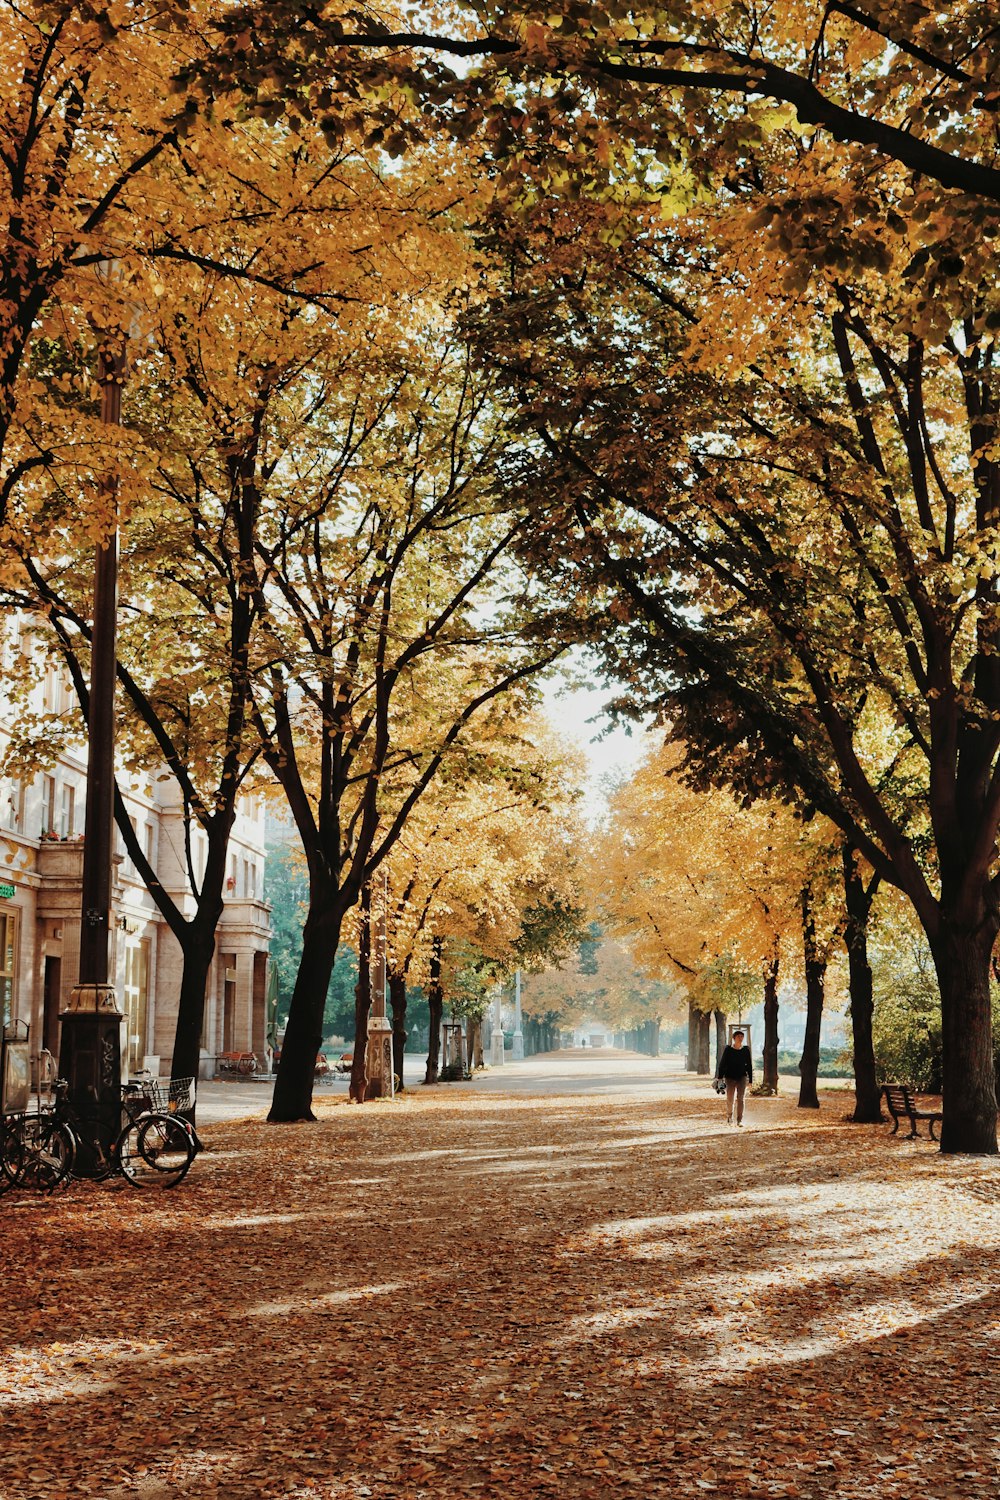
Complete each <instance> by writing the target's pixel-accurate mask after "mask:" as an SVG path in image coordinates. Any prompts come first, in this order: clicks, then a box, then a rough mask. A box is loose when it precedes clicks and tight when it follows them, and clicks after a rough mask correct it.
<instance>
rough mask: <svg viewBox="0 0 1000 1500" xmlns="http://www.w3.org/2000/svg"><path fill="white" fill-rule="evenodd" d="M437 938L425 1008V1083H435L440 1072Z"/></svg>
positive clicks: (441, 995)
mask: <svg viewBox="0 0 1000 1500" xmlns="http://www.w3.org/2000/svg"><path fill="white" fill-rule="evenodd" d="M442 946H443V944H442V941H441V939H440V938H439V937H436V938H434V940H433V942H432V943H431V959H430V966H429V979H428V985H427V1008H428V1010H429V1012H430V1031H429V1034H428V1037H427V1070H426V1072H425V1074H424V1082H425V1083H437V1081H438V1074H439V1073H440V1071H441V1018H442V1016H443V1014H444V992H443V991H442V989H441V950H442Z"/></svg>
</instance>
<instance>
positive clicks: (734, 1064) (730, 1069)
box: [715, 1047, 753, 1083]
mask: <svg viewBox="0 0 1000 1500" xmlns="http://www.w3.org/2000/svg"><path fill="white" fill-rule="evenodd" d="M744 1075H746V1077H747V1078H748V1079H749V1080H750V1082H751V1083H753V1062H752V1061H751V1058H750V1048H749V1047H740V1048H738V1049H737V1048H736V1047H727V1048H726V1049H725V1051H724V1052H723V1054H722V1056H721V1057H720V1058H719V1066H718V1067H717V1068H716V1070H715V1076H716V1077H717V1078H742V1077H743V1076H744Z"/></svg>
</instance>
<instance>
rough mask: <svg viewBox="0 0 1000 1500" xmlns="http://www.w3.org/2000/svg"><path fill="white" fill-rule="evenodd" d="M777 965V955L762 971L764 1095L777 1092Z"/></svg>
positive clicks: (762, 1081) (762, 1080)
mask: <svg viewBox="0 0 1000 1500" xmlns="http://www.w3.org/2000/svg"><path fill="white" fill-rule="evenodd" d="M778 964H779V955H778V954H777V953H775V954H774V956H773V957H772V959H771V962H770V963H769V964H768V966H767V968H766V970H765V971H764V1067H763V1077H762V1079H761V1083H762V1085H763V1088H764V1090H765V1092H766V1093H769V1094H776V1093H777V1092H778Z"/></svg>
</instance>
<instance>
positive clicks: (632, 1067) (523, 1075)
mask: <svg viewBox="0 0 1000 1500" xmlns="http://www.w3.org/2000/svg"><path fill="white" fill-rule="evenodd" d="M426 1065H427V1054H426V1052H423V1053H419V1052H408V1053H407V1054H406V1060H405V1064H404V1077H405V1078H406V1079H407V1081H408V1087H409V1088H410V1089H411V1090H414V1089H419V1088H421V1087H422V1086H423V1077H424V1071H425V1069H426ZM683 1071H684V1059H683V1058H682V1057H660V1058H652V1057H643V1056H641V1055H640V1054H639V1053H638V1052H623V1051H619V1050H618V1049H617V1048H612V1047H606V1048H597V1047H589V1048H587V1047H579V1048H573V1049H564V1050H563V1051H560V1052H545V1053H542V1054H540V1055H539V1056H537V1057H529V1058H525V1060H524V1061H523V1062H512V1061H510V1060H509V1059H508V1061H507V1062H505V1063H504V1065H503V1067H492V1068H484V1069H483V1070H482V1072H479V1073H476V1074H475V1076H474V1077H473V1078H472V1079H467V1080H466V1081H465V1082H464V1083H463V1084H456V1085H452V1084H442V1085H441V1088H442V1090H445V1089H451V1088H463V1089H473V1090H474V1091H475V1092H476V1093H477V1094H511V1093H512V1094H529V1095H533V1094H603V1093H608V1092H611V1093H613V1094H618V1095H621V1096H623V1097H629V1098H647V1099H655V1098H658V1097H660V1096H662V1095H663V1093H664V1091H665V1090H666V1089H667V1087H668V1083H669V1080H670V1079H671V1078H675V1077H677V1076H679V1075H681V1074H683ZM273 1087H274V1079H273V1077H271V1075H270V1074H267V1073H261V1074H259V1075H257V1077H255V1078H252V1079H247V1078H239V1079H234V1080H232V1081H230V1080H229V1079H224V1080H218V1079H216V1080H214V1081H212V1082H210V1083H205V1082H202V1083H199V1084H198V1121H199V1123H200V1124H205V1125H211V1124H216V1123H219V1122H221V1121H224V1120H241V1119H261V1118H263V1117H265V1116H266V1115H267V1112H268V1109H269V1108H270V1105H271V1090H272V1089H273ZM347 1090H348V1079H347V1075H346V1074H336V1073H335V1074H332V1075H328V1076H327V1077H325V1078H323V1079H322V1080H320V1081H319V1082H318V1083H317V1085H316V1090H315V1098H316V1100H317V1101H319V1102H322V1101H323V1100H326V1099H336V1098H338V1097H345V1098H346V1096H347Z"/></svg>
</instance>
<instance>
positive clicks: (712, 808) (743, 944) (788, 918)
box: [593, 742, 819, 1090]
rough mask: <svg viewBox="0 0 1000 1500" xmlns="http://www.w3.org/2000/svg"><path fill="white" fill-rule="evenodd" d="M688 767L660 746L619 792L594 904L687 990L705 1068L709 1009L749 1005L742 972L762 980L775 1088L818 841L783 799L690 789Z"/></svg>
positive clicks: (676, 748) (680, 754)
mask: <svg viewBox="0 0 1000 1500" xmlns="http://www.w3.org/2000/svg"><path fill="white" fill-rule="evenodd" d="M683 763H684V748H683V747H682V746H680V745H677V744H671V743H669V742H667V743H657V744H655V745H653V746H651V750H650V754H649V756H648V757H647V759H646V761H645V762H644V763H643V764H642V765H641V766H640V767H639V768H638V770H637V771H636V772H635V773H634V774H633V776H632V777H631V778H630V780H629V781H628V782H626V783H625V784H624V785H623V786H622V787H621V788H620V789H619V791H618V792H617V793H616V795H615V796H614V797H613V799H612V802H611V811H610V819H611V821H610V827H609V829H608V830H607V831H606V832H602V834H601V835H600V837H599V839H598V841H597V845H596V848H595V851H594V860H593V869H594V875H595V882H594V894H595V899H596V900H597V902H598V904H599V907H600V909H601V911H602V913H603V919H604V920H605V922H606V923H607V924H608V926H609V928H610V929H611V930H612V931H613V932H616V933H619V934H629V935H630V936H631V940H632V942H633V945H634V948H635V952H636V954H637V956H638V957H639V958H640V960H641V961H642V962H644V963H645V964H646V965H647V966H648V967H649V968H650V969H651V971H652V972H669V973H672V974H673V976H674V977H675V978H676V979H677V980H678V982H679V983H680V984H682V985H683V986H684V988H685V990H686V991H687V993H688V996H689V1001H690V1004H691V1007H692V1014H691V1018H690V1022H691V1028H692V1041H693V1045H692V1048H691V1053H692V1058H694V1059H695V1060H696V1061H695V1064H694V1065H695V1067H696V1070H697V1071H700V1072H707V1071H708V1068H709V1065H710V1064H709V1051H708V1042H709V1034H708V1016H709V1013H710V1012H712V1011H717V1012H722V1013H725V1012H726V1011H727V1010H729V1009H730V1008H731V1004H730V1002H731V1000H732V999H733V998H736V999H737V1000H738V1001H739V1003H742V1004H749V1003H750V1000H749V997H746V991H745V976H746V974H747V971H748V970H749V971H752V972H753V973H754V974H756V975H759V976H760V979H761V982H762V983H763V988H764V1007H765V1037H764V1085H765V1087H770V1088H772V1089H775V1090H776V1089H777V1081H778V1080H777V1048H778V1037H777V1017H778V1001H777V996H778V977H779V972H780V969H781V964H782V954H783V950H784V953H785V957H786V960H787V958H788V957H789V954H788V947H789V939H790V938H791V936H792V935H793V934H797V933H798V931H799V928H800V919H799V893H800V891H801V889H802V886H803V884H804V883H805V881H806V880H807V879H808V878H809V877H810V873H811V872H812V871H813V869H814V868H815V866H816V863H817V858H818V855H819V847H818V845H819V840H818V839H817V837H816V836H815V834H810V833H808V832H807V831H806V830H804V829H803V827H802V825H801V824H797V823H796V821H795V819H794V818H793V817H792V815H791V813H790V812H789V810H788V809H787V808H785V807H782V806H781V805H780V804H775V803H764V802H761V803H759V804H757V805H755V806H753V807H749V808H746V807H743V808H741V807H740V806H738V804H737V803H736V801H735V800H734V799H733V797H732V796H730V795H729V794H728V793H726V792H724V791H722V792H720V791H708V792H705V791H696V790H693V789H692V788H691V787H689V786H687V785H685V783H684V780H683ZM793 962H794V961H793ZM701 1018H704V1019H701Z"/></svg>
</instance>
